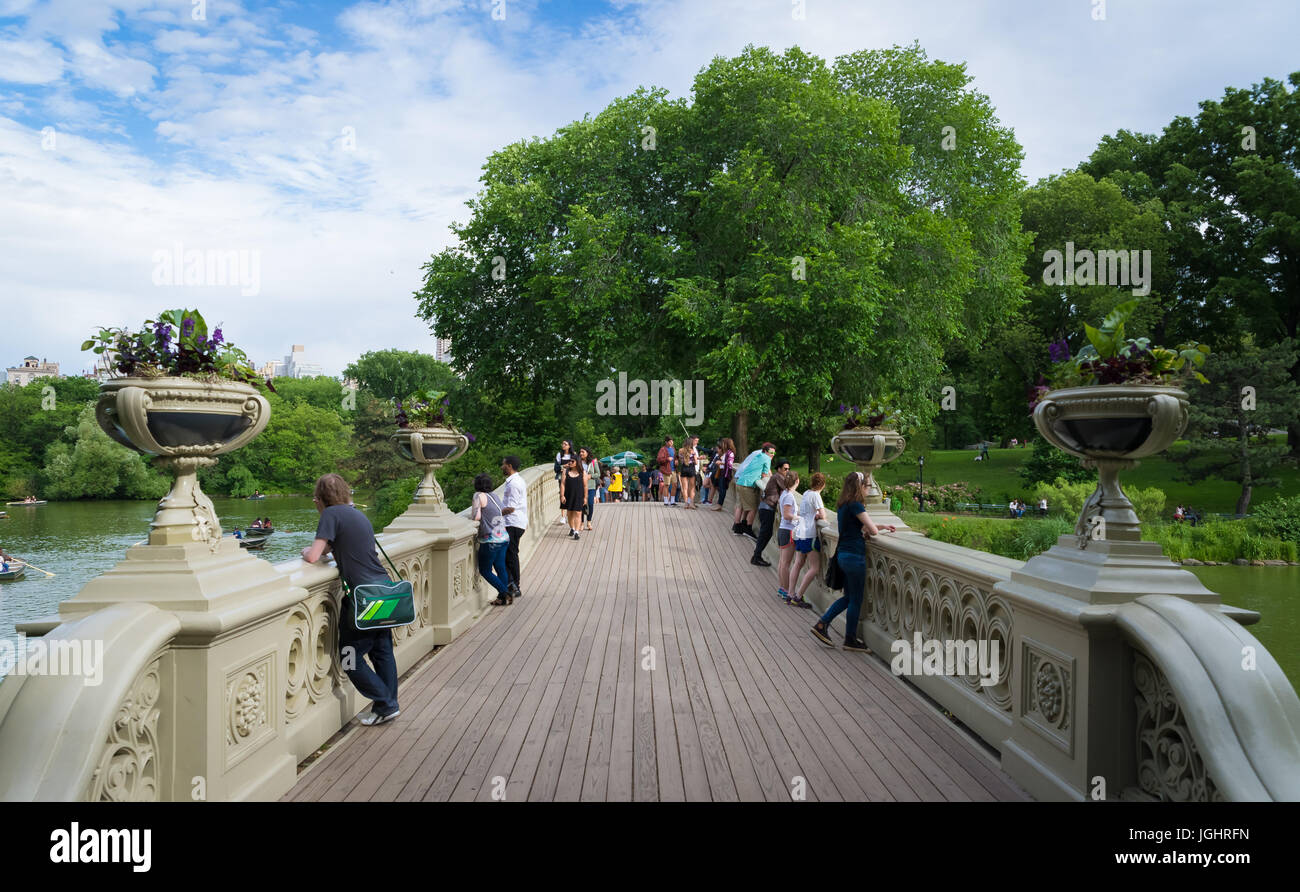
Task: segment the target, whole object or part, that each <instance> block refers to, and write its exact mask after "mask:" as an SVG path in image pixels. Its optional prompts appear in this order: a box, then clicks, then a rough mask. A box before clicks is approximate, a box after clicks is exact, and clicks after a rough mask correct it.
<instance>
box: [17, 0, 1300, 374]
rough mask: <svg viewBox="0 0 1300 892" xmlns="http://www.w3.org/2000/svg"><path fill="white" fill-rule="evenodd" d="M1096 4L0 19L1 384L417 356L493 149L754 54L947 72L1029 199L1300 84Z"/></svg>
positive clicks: (1284, 8) (589, 2)
mask: <svg viewBox="0 0 1300 892" xmlns="http://www.w3.org/2000/svg"><path fill="white" fill-rule="evenodd" d="M1099 3H1100V0H942V2H941V0H911V2H906V0H896V2H888V3H878V2H872V0H806V2H805V3H804V6H803V10H804V17H803V18H801V19H800V18H796V17H795V16H793V15H792V12H794V11H797V10H795V9H794V0H617V2H610V0H504V11H505V17H504V19H501V18H494V17H493V10H494V8H496V9H498V10H499V9H501V8H502V7H501V5H500V4H499V3H498V2H497V0H409V2H402V0H388V2H365V3H345V2H284V3H255V2H251V0H249V2H235V0H207V2H206V3H204V4H202V6H200V3H199V2H198V0H47V2H33V0H0V312H3V316H4V320H5V323H6V324H4V325H3V326H0V360H3V361H4V364H5V365H10V364H13V363H15V362H17V361H18V360H19V359H21V358H22V357H23V356H25V355H27V354H29V353H32V354H36V355H37V356H41V357H46V356H48V357H49V358H50V359H52V360H57V361H58V362H60V363H61V364H62V365H63V367H64V370H65V371H76V370H79V369H81V368H83V367H85V366H86V365H87V358H86V355H85V354H80V353H79V352H78V349H77V348H78V346H79V345H80V342H81V341H82V340H83V339H84V338H85V336H86V335H87V334H88V333H89V332H91V331H92V330H94V329H95V328H97V327H98V326H100V325H124V324H138V322H139V321H140V320H143V319H144V318H146V317H148V316H150V315H152V314H154V313H155V312H156V311H157V310H159V309H161V308H163V307H166V306H179V305H189V306H195V305H197V306H199V307H200V308H201V309H203V311H204V312H205V314H206V315H207V316H208V317H209V318H210V319H211V320H213V321H221V322H224V325H225V331H226V332H227V334H228V335H229V336H230V337H231V338H232V339H234V340H235V341H236V342H237V343H239V344H240V345H241V346H243V347H245V349H246V350H247V351H248V352H249V354H250V355H251V356H252V358H253V359H254V360H256V361H258V362H262V361H265V360H267V359H272V358H278V357H280V356H282V355H283V354H284V353H286V352H287V351H288V349H289V346H290V344H292V343H302V344H306V345H307V350H308V354H309V359H311V360H314V361H318V362H321V363H323V364H324V366H325V368H326V371H327V372H330V373H332V374H337V373H338V372H340V371H341V370H342V368H343V366H344V365H346V363H347V362H348V361H349V360H351V359H352V358H354V357H356V356H357V355H359V354H360V353H362V352H364V351H365V350H371V349H380V348H384V347H401V348H405V349H420V350H426V351H431V349H432V343H431V339H430V336H429V333H428V331H427V329H426V328H425V326H424V325H423V323H421V322H420V321H418V320H416V319H414V317H413V313H414V307H415V304H414V300H413V299H412V297H411V292H412V291H414V290H415V289H416V288H418V287H419V283H420V266H421V264H423V263H424V262H425V261H426V260H427V259H428V257H429V255H430V254H432V253H433V252H435V251H437V250H438V249H440V248H441V247H443V246H445V245H446V244H447V242H448V229H447V227H448V225H449V224H450V223H451V222H453V221H456V220H462V219H464V217H465V213H466V211H465V208H464V202H465V200H466V199H468V198H470V197H471V196H472V195H473V194H474V192H475V191H476V189H477V178H478V175H479V168H480V166H481V165H482V163H483V160H484V159H485V157H486V156H487V155H488V154H489V153H490V152H492V151H493V150H495V149H497V148H499V147H501V146H503V145H506V144H508V143H511V142H514V141H516V140H518V139H521V138H525V137H530V136H544V135H547V134H549V133H551V132H553V131H554V130H555V129H556V128H557V127H560V126H562V125H564V124H565V123H567V122H569V121H571V120H573V119H575V118H580V117H581V116H582V115H583V114H586V113H595V112H597V111H599V110H600V109H601V108H603V107H604V106H605V105H606V104H607V103H608V102H609V101H610V100H611V99H613V98H614V97H616V96H620V95H624V94H626V93H628V92H631V91H632V90H634V89H635V88H636V87H638V86H640V85H657V86H663V87H666V88H667V89H669V90H670V91H671V92H672V93H673V94H674V95H681V96H689V91H690V84H691V79H692V77H693V76H694V75H695V73H696V72H697V71H698V70H699V69H700V68H701V67H702V66H703V65H705V64H707V63H708V61H709V60H710V59H711V58H712V57H713V56H715V55H719V54H722V55H728V54H734V53H736V52H738V51H739V50H740V49H741V48H743V47H744V46H745V45H746V44H747V43H755V44H760V45H767V46H771V47H773V48H775V49H784V48H786V47H788V46H791V45H794V44H798V45H800V46H801V47H803V48H804V49H805V50H807V51H809V52H812V53H815V54H817V55H820V56H822V57H823V58H827V59H833V58H834V57H835V56H837V55H841V54H843V53H848V52H852V51H855V50H858V49H863V48H873V47H882V46H890V45H893V44H907V43H910V42H912V41H913V40H917V41H919V42H920V43H921V45H922V46H923V47H924V48H925V49H926V50H927V52H929V54H930V55H931V56H932V57H935V58H941V59H945V60H948V61H964V62H966V63H967V65H968V71H969V73H970V74H971V75H972V76H973V77H974V83H973V86H974V87H975V88H976V89H979V90H980V91H982V92H984V93H985V94H987V95H988V96H989V97H990V99H991V101H992V103H993V105H994V107H995V108H996V109H997V112H998V114H999V116H1000V117H1001V118H1002V120H1003V121H1004V122H1005V123H1007V124H1008V125H1010V126H1011V127H1012V128H1013V129H1014V130H1015V132H1016V134H1017V137H1018V138H1019V140H1020V142H1021V144H1022V145H1023V146H1024V148H1025V153H1026V158H1025V163H1024V167H1023V173H1024V174H1025V176H1026V177H1027V178H1028V179H1029V180H1030V181H1033V180H1036V179H1038V178H1039V177H1041V176H1044V175H1046V174H1049V173H1054V172H1057V171H1059V170H1061V169H1063V168H1068V167H1072V166H1074V165H1075V164H1077V163H1078V162H1079V161H1080V160H1082V159H1083V158H1084V157H1086V156H1087V154H1088V153H1089V152H1090V151H1091V150H1092V148H1093V147H1095V145H1096V144H1097V141H1098V139H1099V138H1100V137H1101V136H1102V135H1104V134H1107V133H1112V132H1114V131H1115V130H1117V129H1119V128H1129V129H1135V130H1141V131H1158V130H1159V129H1160V128H1161V127H1162V126H1163V125H1164V124H1166V123H1167V122H1168V121H1169V120H1170V119H1171V118H1172V117H1174V116H1175V115H1179V114H1194V113H1195V111H1196V103H1197V102H1198V101H1200V100H1203V99H1208V98H1216V97H1218V96H1220V95H1222V92H1223V89H1224V87H1226V86H1229V85H1232V86H1239V87H1247V86H1249V85H1250V84H1252V83H1256V82H1258V81H1260V80H1262V79H1263V78H1265V77H1273V78H1278V79H1283V78H1285V76H1286V75H1287V74H1288V73H1289V72H1290V71H1292V70H1295V69H1300V53H1297V52H1296V51H1295V35H1297V34H1300V6H1297V5H1296V4H1282V3H1276V2H1251V0H1243V2H1236V3H1233V4H1224V3H1222V2H1219V0H1199V2H1198V0H1182V2H1173V0H1107V2H1106V3H1105V17H1104V18H1101V19H1099V18H1096V17H1095V13H1096V10H1097V9H1098V4H1099ZM196 11H201V12H202V13H203V15H201V16H199V17H197V18H196V16H195V13H196ZM177 246H180V248H181V249H182V250H197V251H201V252H207V251H213V252H237V253H241V254H242V256H244V257H245V259H247V258H250V257H253V256H254V255H255V258H256V266H257V270H258V272H259V276H258V282H257V287H256V288H252V289H250V288H248V287H244V288H241V287H239V286H238V285H229V284H203V285H191V286H188V287H172V286H169V285H167V284H165V282H164V283H163V284H159V282H158V262H159V261H158V257H159V252H163V253H166V254H170V253H171V252H172V251H173V250H174V249H175V248H176V247H177ZM249 291H254V292H255V293H248V292H249Z"/></svg>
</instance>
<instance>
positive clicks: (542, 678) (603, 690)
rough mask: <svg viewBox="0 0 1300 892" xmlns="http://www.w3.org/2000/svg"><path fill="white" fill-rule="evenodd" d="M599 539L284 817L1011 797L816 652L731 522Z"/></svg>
mask: <svg viewBox="0 0 1300 892" xmlns="http://www.w3.org/2000/svg"><path fill="white" fill-rule="evenodd" d="M595 525H596V529H595V531H594V532H591V533H584V534H583V536H582V539H581V540H580V541H578V542H573V541H571V540H569V539H568V538H567V537H566V529H567V528H566V527H565V526H563V525H562V524H559V523H554V524H552V525H551V526H550V528H549V529H548V530H547V533H546V537H545V539H544V540H543V542H542V543H541V544H540V545H539V547H538V550H537V551H536V552H535V554H534V555H533V557H532V559H531V561H530V562H529V564H528V565H527V566H526V567H525V568H524V580H523V590H524V593H525V597H524V598H522V599H521V600H519V601H516V602H515V604H514V605H512V606H510V607H497V608H491V613H490V614H489V615H488V616H487V617H485V618H484V619H482V620H481V621H480V622H479V623H477V624H476V625H475V626H474V627H473V628H472V629H470V630H469V631H468V632H466V633H465V634H464V635H462V636H461V637H460V638H458V639H457V640H456V641H454V642H453V643H452V644H450V645H448V646H447V647H446V648H444V649H442V650H441V651H440V652H438V654H436V655H435V657H434V658H433V659H431V660H429V661H427V662H426V663H425V664H424V665H423V666H420V667H418V668H416V669H415V670H414V671H413V672H412V673H410V674H409V675H408V677H407V678H404V679H403V680H402V685H401V691H400V700H401V706H402V714H401V716H400V717H399V718H398V719H397V720H395V721H394V722H392V723H390V724H387V725H382V726H379V727H376V728H366V727H363V726H361V725H360V724H359V723H357V722H354V723H353V725H352V726H351V729H350V730H349V732H348V733H347V734H346V735H345V736H344V737H343V738H341V739H340V740H339V741H338V742H337V743H336V744H335V746H334V747H333V748H331V749H330V750H329V751H327V752H326V753H325V754H324V755H323V756H322V757H321V758H320V759H318V760H317V761H316V762H315V763H313V764H312V765H310V766H309V767H308V768H307V769H306V770H304V771H303V773H302V774H301V776H300V777H299V780H298V783H297V784H296V786H295V787H294V788H293V789H292V790H291V791H290V792H289V793H288V794H286V796H285V799H287V800H380V801H393V800H424V801H447V800H475V799H477V800H488V799H492V798H493V795H492V794H493V791H494V789H496V790H498V791H499V790H501V789H504V791H505V799H506V800H507V801H516V802H517V801H521V800H568V801H573V800H594V801H604V800H608V801H632V800H636V801H643V800H688V801H697V800H719V801H737V800H740V801H755V800H774V801H775V800H784V801H789V800H790V798H791V792H792V789H793V788H794V784H795V778H796V777H802V778H804V779H805V783H806V790H807V792H806V795H807V798H808V799H809V800H849V801H865V800H870V801H891V800H898V801H904V800H925V801H931V800H1005V799H1013V800H1014V799H1026V798H1028V797H1027V795H1026V794H1025V793H1024V791H1023V790H1021V789H1020V788H1019V787H1018V786H1017V785H1016V784H1015V783H1014V782H1013V781H1012V780H1011V779H1010V778H1009V777H1007V776H1006V775H1005V774H1003V773H1002V772H1001V771H1000V770H999V769H998V767H997V764H996V761H995V760H994V759H993V758H992V757H991V756H990V755H989V754H988V753H987V752H986V751H985V750H983V749H982V748H981V747H980V746H978V745H977V744H975V743H973V742H972V741H971V740H970V739H968V738H967V737H966V736H965V735H964V734H963V733H962V732H961V731H960V730H958V729H957V728H956V727H955V726H953V725H952V723H951V722H949V721H948V720H947V719H945V718H944V717H943V716H942V715H941V714H940V713H939V712H938V711H937V710H936V709H935V708H934V707H933V706H932V705H929V704H927V703H926V702H924V701H923V700H922V699H921V697H920V695H918V694H917V693H915V692H914V691H913V690H912V689H910V688H909V687H908V686H906V685H905V684H904V683H903V682H901V681H900V680H899V679H896V678H894V677H893V676H892V675H891V674H890V672H889V669H888V666H887V665H886V664H885V663H884V662H882V661H881V660H879V659H878V658H876V657H874V656H867V655H864V654H854V653H849V652H845V651H842V650H839V649H838V648H837V649H835V650H830V649H827V648H825V647H823V646H822V645H820V644H818V643H817V641H815V640H814V639H813V637H812V636H811V635H809V634H808V629H809V627H810V626H811V625H812V623H813V622H814V621H815V619H816V617H815V616H814V615H813V611H808V610H799V609H797V608H794V607H790V606H788V605H786V604H784V603H782V602H781V601H779V600H778V599H777V597H776V581H775V580H776V574H775V569H766V568H760V567H755V566H752V565H751V564H750V563H749V555H750V553H751V550H752V546H753V543H752V542H751V541H750V540H749V539H742V538H739V537H736V536H733V535H732V534H731V533H730V514H729V513H714V512H713V511H711V510H707V509H705V510H697V511H686V510H684V509H682V508H667V507H664V506H663V505H662V504H656V503H639V504H623V505H600V506H597V508H596V512H595ZM836 627H837V628H840V627H842V617H841V619H840V620H837V621H836ZM842 638H843V634H842V631H841V632H840V633H839V636H838V637H837V638H836V640H837V641H839V640H842ZM646 647H651V648H654V651H653V654H654V661H655V667H654V668H653V669H645V668H642V667H643V663H644V662H646V660H647V657H648V654H649V652H647V651H644V650H643V649H644V648H646ZM494 779H497V780H494ZM498 798H499V796H498Z"/></svg>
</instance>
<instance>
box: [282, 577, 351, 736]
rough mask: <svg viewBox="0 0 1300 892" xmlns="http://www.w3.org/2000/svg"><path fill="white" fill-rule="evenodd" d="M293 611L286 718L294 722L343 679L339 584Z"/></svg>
mask: <svg viewBox="0 0 1300 892" xmlns="http://www.w3.org/2000/svg"><path fill="white" fill-rule="evenodd" d="M321 588H322V589H323V590H318V591H316V592H313V594H312V596H311V597H310V598H308V599H307V600H305V601H300V602H299V603H298V604H296V605H294V607H293V608H292V609H291V610H290V611H289V618H288V620H287V621H286V627H287V632H288V635H289V660H288V667H287V669H286V671H285V693H284V717H285V724H286V725H291V724H293V722H294V721H295V720H296V719H298V718H299V717H300V716H301V715H303V713H305V712H306V711H307V709H309V708H310V707H311V706H312V705H313V704H315V703H319V702H321V701H323V700H325V699H326V698H327V697H329V696H330V695H331V692H332V691H333V689H334V687H335V686H336V685H338V684H339V683H340V682H341V681H342V679H343V673H342V671H341V670H340V668H339V665H338V659H337V658H336V655H337V654H338V640H339V638H338V621H339V615H338V601H337V600H336V597H337V596H336V593H335V592H336V589H337V588H338V586H337V584H331V585H328V586H323V587H321Z"/></svg>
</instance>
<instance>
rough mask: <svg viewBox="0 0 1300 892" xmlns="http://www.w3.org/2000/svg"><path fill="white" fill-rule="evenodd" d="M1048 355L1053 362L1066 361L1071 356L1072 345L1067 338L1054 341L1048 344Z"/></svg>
mask: <svg viewBox="0 0 1300 892" xmlns="http://www.w3.org/2000/svg"><path fill="white" fill-rule="evenodd" d="M1047 355H1048V356H1049V357H1050V358H1051V360H1052V362H1065V361H1066V360H1067V359H1069V358H1070V345H1069V344H1067V343H1066V341H1065V338H1061V339H1060V340H1059V341H1052V343H1050V344H1048V345H1047Z"/></svg>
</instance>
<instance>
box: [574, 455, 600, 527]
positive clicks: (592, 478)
mask: <svg viewBox="0 0 1300 892" xmlns="http://www.w3.org/2000/svg"><path fill="white" fill-rule="evenodd" d="M578 464H579V465H580V466H581V467H582V473H583V474H584V475H585V476H586V478H587V506H586V508H584V509H583V512H582V516H583V520H585V521H586V523H585V524H584V525H583V529H584V530H590V529H594V528H593V527H592V525H591V517H592V515H593V514H594V513H595V511H596V484H597V481H599V480H600V462H599V461H597V460H596V457H595V456H594V455H592V454H591V450H590V449H588V448H587V447H586V446H583V447H582V448H581V449H579V450H578Z"/></svg>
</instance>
